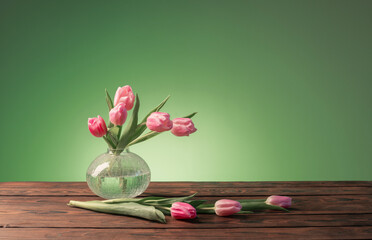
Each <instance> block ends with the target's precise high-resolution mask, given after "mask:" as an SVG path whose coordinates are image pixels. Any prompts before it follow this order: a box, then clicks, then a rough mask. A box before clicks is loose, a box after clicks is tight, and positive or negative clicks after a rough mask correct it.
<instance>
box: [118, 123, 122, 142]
mask: <svg viewBox="0 0 372 240" xmlns="http://www.w3.org/2000/svg"><path fill="white" fill-rule="evenodd" d="M118 127H119V131H118V139H120V135H121V127H122V126H118Z"/></svg>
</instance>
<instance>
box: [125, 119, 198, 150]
mask: <svg viewBox="0 0 372 240" xmlns="http://www.w3.org/2000/svg"><path fill="white" fill-rule="evenodd" d="M196 114H197V112H194V113H191V114H189V115H187V116H185V117H184V118H192V117H193V116H195V115H196ZM141 127H144V129H146V128H147V127H146V125H144V126H141ZM137 131H138V128H137V129H136V132H135V134H134V136H133V137H135V136H137V135H138V132H137ZM140 131H142V130H140ZM143 131H144V130H143ZM143 131H142V132H143ZM142 132H141V133H140V135H141V134H142ZM160 133H161V132H154V131H151V132H148V133H146V134H145V135H143V136H141V137H138V136H137V138H136V139H134V140H132V141H131V142H130V143H129V144H128V146H132V145H134V144H137V143H141V142H144V141H146V140H148V139H150V138H153V137H156V136H157V135H159V134H160Z"/></svg>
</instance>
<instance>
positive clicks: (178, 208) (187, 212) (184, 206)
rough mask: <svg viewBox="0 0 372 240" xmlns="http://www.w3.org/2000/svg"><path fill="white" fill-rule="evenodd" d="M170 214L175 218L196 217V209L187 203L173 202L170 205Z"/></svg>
mask: <svg viewBox="0 0 372 240" xmlns="http://www.w3.org/2000/svg"><path fill="white" fill-rule="evenodd" d="M171 215H172V217H173V218H175V219H192V218H196V209H195V208H194V207H193V206H191V205H190V204H188V203H184V202H175V203H173V204H172V207H171Z"/></svg>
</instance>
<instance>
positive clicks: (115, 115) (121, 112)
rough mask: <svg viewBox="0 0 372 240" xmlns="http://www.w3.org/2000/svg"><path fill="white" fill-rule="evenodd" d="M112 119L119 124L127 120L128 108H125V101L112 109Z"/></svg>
mask: <svg viewBox="0 0 372 240" xmlns="http://www.w3.org/2000/svg"><path fill="white" fill-rule="evenodd" d="M109 115H110V121H111V122H112V123H113V124H115V125H118V126H121V125H123V124H124V123H125V120H127V115H128V113H127V109H125V104H124V103H119V104H118V105H117V106H116V107H114V108H113V109H111V111H110V113H109Z"/></svg>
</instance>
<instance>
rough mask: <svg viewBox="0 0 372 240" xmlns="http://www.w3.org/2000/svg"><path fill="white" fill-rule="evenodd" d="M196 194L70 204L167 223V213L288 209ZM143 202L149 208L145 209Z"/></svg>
mask: <svg viewBox="0 0 372 240" xmlns="http://www.w3.org/2000/svg"><path fill="white" fill-rule="evenodd" d="M194 196H195V194H193V195H190V196H186V197H175V198H166V197H144V198H119V199H110V200H104V201H87V202H81V201H70V203H69V204H68V205H69V206H74V207H80V208H85V209H89V210H93V211H98V212H105V213H115V214H122V215H129V216H137V217H142V218H146V219H150V220H153V221H158V222H161V223H165V222H166V220H165V217H164V215H168V216H172V217H173V218H174V219H177V220H187V219H194V218H196V216H197V215H198V214H216V215H217V216H220V217H225V216H230V215H233V214H247V213H250V214H251V213H254V212H259V211H262V210H280V211H287V212H288V210H287V209H285V208H283V207H280V206H276V205H270V204H266V203H265V201H266V200H267V199H241V200H230V199H220V200H218V201H216V202H215V203H214V204H206V203H205V202H206V200H193V199H192V198H193V197H194ZM269 198H270V197H269ZM141 205H142V206H146V207H143V208H142V207H141ZM286 206H288V205H286ZM150 207H152V208H150ZM131 208H134V209H131ZM137 211H138V212H137ZM163 214H164V215H163Z"/></svg>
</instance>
